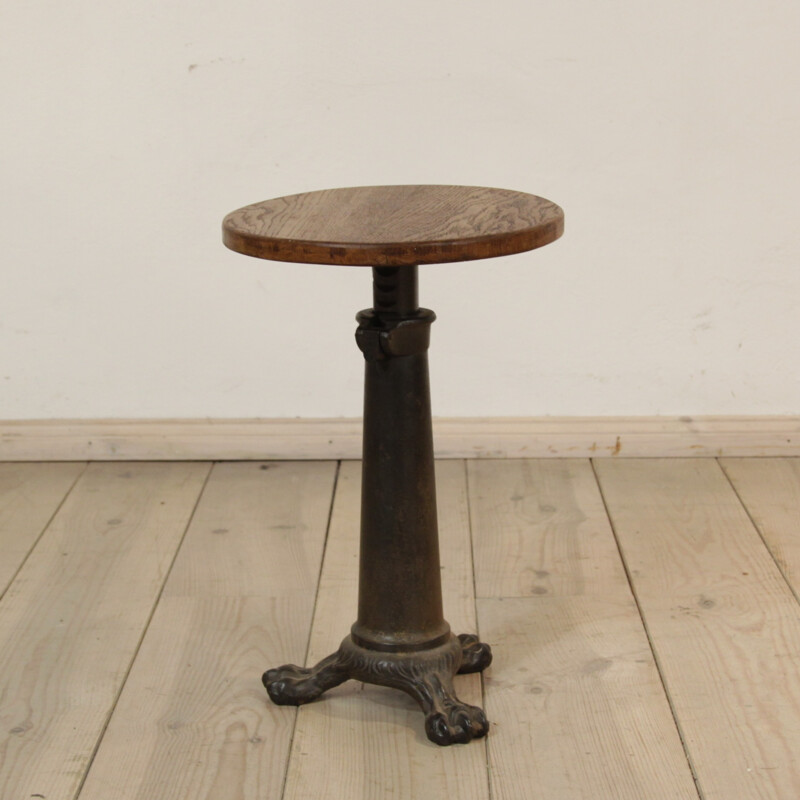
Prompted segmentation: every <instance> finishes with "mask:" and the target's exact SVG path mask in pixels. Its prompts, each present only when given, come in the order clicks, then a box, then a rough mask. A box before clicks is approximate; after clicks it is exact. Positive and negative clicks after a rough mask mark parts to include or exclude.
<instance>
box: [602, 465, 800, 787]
mask: <svg viewBox="0 0 800 800" xmlns="http://www.w3.org/2000/svg"><path fill="white" fill-rule="evenodd" d="M595 467H596V470H597V474H598V477H599V479H600V485H601V487H602V491H603V494H604V496H605V499H606V504H607V507H608V511H609V514H610V516H611V520H612V522H613V524H614V528H615V530H616V533H617V537H618V540H619V543H620V548H621V551H622V555H623V556H624V558H625V561H626V562H627V566H628V571H629V574H630V576H631V581H632V585H633V588H634V591H635V593H636V597H637V600H638V603H639V607H640V609H641V612H642V615H643V617H644V620H645V623H646V624H647V628H648V631H649V633H650V639H651V642H652V646H653V649H654V651H655V654H656V657H657V659H658V663H659V666H660V669H661V673H662V675H663V677H664V682H665V685H666V688H667V691H668V692H669V695H670V698H671V700H672V706H673V709H674V711H675V714H676V716H677V718H678V719H679V720H680V725H681V730H682V731H683V735H684V740H685V742H686V746H687V749H688V751H689V753H690V756H691V759H692V764H693V765H694V769H695V774H696V777H697V780H698V785H699V787H700V790H701V793H702V796H703V798H704V800H729V798H736V800H787V799H788V798H795V797H800V609H798V605H797V601H796V599H795V598H794V596H793V595H792V593H791V591H790V589H789V587H788V586H787V584H786V582H785V581H784V579H783V577H782V576H781V574H780V572H779V571H778V568H777V567H776V565H775V562H774V561H773V559H772V558H771V556H770V554H769V552H768V551H767V548H766V547H765V546H764V543H763V542H762V540H761V537H760V536H759V535H758V532H757V531H756V530H755V528H754V527H753V525H752V523H751V521H750V519H749V518H748V515H747V513H746V512H745V509H744V508H743V507H742V505H741V503H740V501H739V498H738V497H737V496H736V494H735V492H734V491H733V489H732V488H731V485H730V483H729V482H728V480H727V479H726V477H725V475H724V474H723V472H722V470H721V469H720V467H719V465H718V464H717V463H716V461H714V460H711V459H702V460H694V459H678V458H674V459H647V460H637V459H628V460H625V461H611V460H609V459H598V461H597V462H596V463H595Z"/></svg>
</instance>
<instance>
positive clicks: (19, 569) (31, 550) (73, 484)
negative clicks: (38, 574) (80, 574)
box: [0, 461, 89, 602]
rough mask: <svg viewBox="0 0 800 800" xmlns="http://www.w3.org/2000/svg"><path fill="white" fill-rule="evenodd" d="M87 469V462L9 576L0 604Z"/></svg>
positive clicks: (1, 594) (0, 594)
mask: <svg viewBox="0 0 800 800" xmlns="http://www.w3.org/2000/svg"><path fill="white" fill-rule="evenodd" d="M88 468H89V462H88V461H87V462H86V463H85V464H84V465H83V469H82V470H81V471H80V472H79V473H78V474H77V475H76V476H75V480H74V481H72V483H71V484H70V486H69V489H67V491H66V493H65V494H64V496H63V497H62V498H61V502H60V503H59V504H58V505H57V506H56V508H55V511H53V513H52V514H51V515H50V519H48V520H47V522H46V523H45V524H44V525H43V526H42V529H41V530H40V531H39V535H38V536H37V537H36V539H34V541H33V544H32V545H31V546H30V548H29V549H28V552H27V553H25V558H23V559H22V561H21V562H20V564H19V566H18V567H17V568H16V570H14V574H13V575H12V576H11V579H10V580H9V582H8V585H7V586H6V588H5V589H3V591H2V592H0V602H2V600H3V598H4V597H5V596H6V592H8V590H9V589H10V588H11V586H12V584H13V583H14V581H15V580H16V579H17V575H19V573H20V572H21V571H22V568H23V567H24V566H25V564H26V563H27V562H28V559H29V558H30V557H31V553H33V551H34V550H35V549H36V546H37V545H38V544H39V542H40V541H41V540H42V537H43V536H44V534H45V532H46V531H47V529H48V528H49V527H50V526H51V525H52V524H53V520H54V519H55V518H56V516H57V515H58V512H59V511H61V508H62V507H63V505H64V503H66V502H67V498H68V497H69V496H70V495H71V494H72V490H73V489H74V488H75V485H76V484H77V483H78V481H79V480H80V479H81V478H82V477H83V475H84V473H85V472H86V470H87V469H88Z"/></svg>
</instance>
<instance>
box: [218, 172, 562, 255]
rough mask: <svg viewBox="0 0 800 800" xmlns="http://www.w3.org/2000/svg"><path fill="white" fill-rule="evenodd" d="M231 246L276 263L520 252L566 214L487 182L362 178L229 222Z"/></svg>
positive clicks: (550, 233) (555, 233)
mask: <svg viewBox="0 0 800 800" xmlns="http://www.w3.org/2000/svg"><path fill="white" fill-rule="evenodd" d="M222 228H223V242H224V243H225V245H226V246H227V247H229V248H230V249H231V250H235V251H236V252H238V253H244V254H245V255H249V256H255V257H256V258H266V259H270V260H273V261H296V262H302V263H306V264H341V265H350V266H402V265H406V264H436V263H445V262H452V261H470V260H473V259H478V258H493V257H495V256H505V255H511V254H512V253H521V252H524V251H526V250H533V249H535V248H537V247H542V246H543V245H546V244H549V243H550V242H553V241H555V240H556V239H558V237H559V236H561V234H562V232H563V230H564V212H563V211H562V210H561V209H560V208H559V207H558V206H557V205H556V204H555V203H552V202H551V201H549V200H545V199H544V198H542V197H537V196H535V195H532V194H526V193H524V192H515V191H511V190H508V189H490V188H486V187H478V186H360V187H354V188H346V189H326V190H323V191H317V192H305V193H303V194H295V195H289V196H287V197H278V198H275V199H273V200H265V201H263V202H261V203H254V204H253V205H249V206H245V207H244V208H240V209H238V210H237V211H233V212H232V213H230V214H228V216H227V217H225V220H224V222H223V226H222Z"/></svg>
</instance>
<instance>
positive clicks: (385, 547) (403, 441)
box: [352, 266, 450, 651]
mask: <svg viewBox="0 0 800 800" xmlns="http://www.w3.org/2000/svg"><path fill="white" fill-rule="evenodd" d="M373 297H374V301H373V304H374V307H373V308H372V309H370V310H368V311H362V312H360V313H359V314H358V316H357V317H356V319H357V320H358V323H359V327H358V331H357V332H356V340H357V342H358V345H359V347H360V348H361V350H362V351H363V353H364V357H365V382H364V458H363V477H362V489H361V555H360V574H359V601H358V621H357V622H356V623H355V625H353V628H352V637H353V641H354V642H355V643H356V644H358V645H361V646H362V647H368V648H371V649H375V650H386V651H392V650H403V651H409V650H416V649H420V648H428V647H433V646H436V645H438V644H441V643H442V642H445V641H446V640H447V639H448V637H449V634H450V626H449V625H448V624H447V623H446V622H445V620H444V617H443V616H442V589H441V577H440V568H439V540H438V529H437V521H436V484H435V477H434V464H433V433H432V429H431V401H430V385H429V381H428V343H429V341H430V326H431V323H432V322H433V321H434V319H436V315H435V314H434V313H433V312H432V311H429V310H428V309H424V308H419V306H418V303H417V267H416V266H406V267H375V268H373Z"/></svg>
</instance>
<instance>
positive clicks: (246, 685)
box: [81, 462, 336, 800]
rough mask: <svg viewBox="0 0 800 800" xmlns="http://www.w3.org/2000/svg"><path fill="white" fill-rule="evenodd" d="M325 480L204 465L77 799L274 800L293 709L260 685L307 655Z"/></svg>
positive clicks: (327, 475) (292, 467) (298, 468)
mask: <svg viewBox="0 0 800 800" xmlns="http://www.w3.org/2000/svg"><path fill="white" fill-rule="evenodd" d="M335 472H336V464H335V463H332V462H311V463H302V464H297V463H283V464H258V463H245V464H218V465H216V466H215V467H214V471H213V472H212V474H211V477H210V478H209V481H208V484H207V485H206V489H205V492H204V494H203V497H202V499H201V501H200V503H199V505H198V508H197V511H196V513H195V515H194V518H193V520H192V524H191V526H190V528H189V530H188V532H187V534H186V538H185V540H184V543H183V547H182V548H181V552H180V555H179V556H178V561H176V563H175V567H174V569H173V571H172V573H171V575H170V578H169V580H168V581H167V586H166V588H165V591H164V594H163V596H162V598H161V603H160V604H159V608H158V610H157V612H156V614H155V615H154V616H153V620H152V622H151V624H150V628H149V629H148V632H147V636H146V637H145V639H144V641H143V643H142V647H141V650H140V652H139V656H138V658H137V660H136V664H135V665H134V667H133V669H132V670H131V674H130V676H129V678H128V682H127V684H126V687H125V690H124V691H123V693H122V695H121V696H120V700H119V703H118V705H117V708H116V711H115V713H114V718H113V720H112V721H111V723H110V725H109V727H108V730H107V731H106V734H105V736H104V738H103V742H102V744H101V746H100V749H99V750H98V753H97V756H96V758H95V760H94V763H93V765H92V769H91V771H90V772H89V776H88V778H87V780H86V784H85V786H84V788H83V791H82V792H81V800H107V799H108V798H114V800H157V799H158V800H172V799H173V798H174V799H175V800H178V798H181V800H183V798H186V799H187V800H188V799H189V798H191V799H192V800H194V799H195V798H197V799H198V800H199V799H200V798H206V799H207V800H273V798H274V799H277V798H279V797H280V796H281V787H282V785H283V780H284V770H285V769H286V762H287V758H288V753H289V744H290V742H291V737H292V731H293V729H294V721H295V716H296V709H294V708H292V707H279V706H276V705H273V704H272V703H270V702H269V699H268V698H267V694H266V692H265V691H264V687H263V686H262V685H261V680H260V677H261V673H262V672H263V671H264V670H265V669H266V668H267V667H270V666H274V665H275V664H278V663H284V662H285V661H295V662H297V661H299V662H302V659H303V657H304V656H305V651H306V645H307V642H308V631H309V627H310V625H311V615H312V613H313V608H314V597H315V592H316V586H317V579H318V576H319V566H320V561H321V559H322V550H323V543H324V541H325V532H326V527H327V521H328V513H329V509H330V503H331V494H332V492H333V482H334V475H335ZM237 575H238V576H239V578H240V580H239V582H238V583H237V581H236V580H235V578H236V576H237ZM132 743H135V746H131V744H132Z"/></svg>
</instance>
